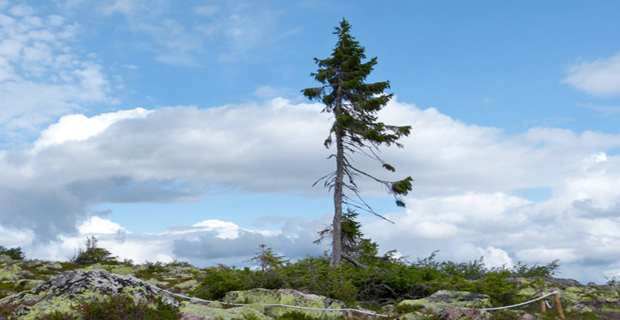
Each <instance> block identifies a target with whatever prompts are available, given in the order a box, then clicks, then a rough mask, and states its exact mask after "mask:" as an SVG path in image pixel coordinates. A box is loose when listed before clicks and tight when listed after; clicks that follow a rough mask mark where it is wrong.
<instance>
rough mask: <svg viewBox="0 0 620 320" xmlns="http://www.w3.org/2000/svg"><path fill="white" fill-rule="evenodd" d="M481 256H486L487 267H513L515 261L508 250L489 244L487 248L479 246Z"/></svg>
mask: <svg viewBox="0 0 620 320" xmlns="http://www.w3.org/2000/svg"><path fill="white" fill-rule="evenodd" d="M478 252H480V256H482V257H484V260H483V261H484V265H485V266H486V267H487V268H501V267H506V268H512V267H513V265H514V264H513V262H512V259H511V258H510V256H509V255H508V252H506V251H504V250H502V249H499V248H495V247H493V246H487V247H486V248H478Z"/></svg>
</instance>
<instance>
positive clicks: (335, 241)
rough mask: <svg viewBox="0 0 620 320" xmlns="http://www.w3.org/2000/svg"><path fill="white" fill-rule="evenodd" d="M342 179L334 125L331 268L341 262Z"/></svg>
mask: <svg viewBox="0 0 620 320" xmlns="http://www.w3.org/2000/svg"><path fill="white" fill-rule="evenodd" d="M340 108H341V105H340V101H339V102H338V104H337V105H336V109H335V110H334V114H335V118H336V121H338V117H339V116H340V113H341V109H340ZM343 177H344V145H343V141H342V129H341V128H340V126H339V125H338V124H336V180H335V182H334V222H333V225H332V231H333V232H332V261H331V266H339V265H340V262H341V261H342V198H343V190H342V189H343V182H342V181H343Z"/></svg>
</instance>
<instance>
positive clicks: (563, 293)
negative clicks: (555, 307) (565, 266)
mask: <svg viewBox="0 0 620 320" xmlns="http://www.w3.org/2000/svg"><path fill="white" fill-rule="evenodd" d="M509 281H510V282H512V283H514V284H516V285H517V288H518V289H519V291H518V293H517V298H518V299H519V300H524V301H525V300H529V299H532V298H535V297H538V296H540V295H541V294H542V293H543V292H551V291H554V290H557V291H558V293H559V295H560V300H561V303H562V306H563V308H564V310H565V311H566V312H568V313H578V314H591V315H593V316H596V317H597V318H598V319H620V294H619V293H618V291H617V289H618V288H614V287H610V286H606V285H605V286H597V285H582V284H580V283H579V282H577V281H575V280H571V279H560V278H544V277H540V278H513V279H509Z"/></svg>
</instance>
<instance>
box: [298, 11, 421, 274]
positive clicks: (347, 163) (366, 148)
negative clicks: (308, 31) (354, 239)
mask: <svg viewBox="0 0 620 320" xmlns="http://www.w3.org/2000/svg"><path fill="white" fill-rule="evenodd" d="M350 30H351V25H350V24H349V22H347V21H346V20H345V19H343V20H342V21H341V22H340V25H339V26H338V27H336V28H335V31H334V34H335V35H337V36H338V42H337V43H336V46H335V48H334V51H333V52H332V56H331V57H329V58H327V59H323V60H320V59H317V58H314V61H315V62H316V64H317V65H318V67H319V68H318V70H317V72H316V73H312V74H311V76H312V77H314V78H315V79H316V81H318V82H320V83H321V84H322V86H320V87H316V88H307V89H304V90H302V92H303V94H304V95H305V96H306V97H307V98H309V99H310V100H319V101H321V102H323V103H324V104H325V109H323V112H329V113H333V115H334V123H333V124H332V127H331V130H330V133H329V136H328V137H327V139H326V140H325V143H324V145H325V147H326V148H330V147H331V145H332V144H333V143H335V144H336V153H334V154H332V155H331V156H330V158H335V160H336V170H335V171H333V172H332V173H330V174H328V175H326V176H324V177H323V178H321V179H319V181H321V180H324V181H325V186H326V187H329V189H330V190H333V192H334V220H333V223H332V259H331V265H332V266H338V265H340V262H341V260H342V243H343V238H342V215H343V206H345V207H347V208H349V209H351V208H361V209H363V210H366V211H369V212H371V213H373V214H375V215H377V216H379V217H381V218H384V217H382V216H381V215H379V214H377V213H376V212H375V211H374V210H373V209H372V208H371V207H370V206H368V205H367V204H366V202H364V200H363V199H362V198H361V196H360V189H359V188H358V186H357V184H356V182H355V178H356V177H358V176H365V177H368V178H370V179H372V180H375V181H376V182H378V183H381V184H383V185H384V186H386V187H387V190H388V192H389V193H390V194H392V195H393V196H394V198H395V200H396V204H397V205H398V206H401V207H404V206H405V203H404V202H403V200H402V199H401V198H400V196H403V195H406V194H407V193H408V192H409V191H411V183H412V181H413V179H412V178H411V177H407V178H405V179H403V180H398V181H386V180H381V179H379V178H376V177H375V176H373V175H371V174H368V173H366V172H364V171H362V170H360V169H358V168H357V167H355V166H353V162H352V161H351V156H352V155H353V154H355V153H359V154H363V155H366V156H368V157H370V158H372V159H374V160H377V161H379V162H380V163H381V164H382V166H383V167H384V168H385V169H387V170H389V171H395V169H394V167H393V166H391V165H390V164H388V163H386V162H385V161H383V159H381V158H380V157H379V156H378V155H377V151H378V147H379V146H381V145H386V146H390V145H392V144H395V145H396V146H398V147H401V148H402V144H400V143H398V142H397V141H398V139H400V138H401V137H403V136H407V135H409V133H410V131H411V126H393V125H386V124H384V123H382V122H379V121H378V120H377V112H378V111H379V110H381V109H382V108H383V107H385V105H386V104H387V103H388V102H389V101H390V99H391V98H392V96H393V95H392V94H386V93H384V90H386V89H389V87H390V83H389V81H384V82H375V83H365V82H364V81H365V80H366V77H368V75H369V74H370V73H371V72H372V70H373V68H374V66H375V65H376V64H377V58H376V57H374V58H372V59H370V60H369V61H367V62H363V61H362V60H363V59H366V55H365V48H364V47H362V46H361V45H360V44H359V42H358V41H356V40H355V38H354V37H353V36H351V34H350V33H349V31H350ZM317 182H318V181H317ZM315 184H316V183H315ZM345 190H348V191H351V192H353V194H354V195H355V198H351V197H349V196H347V195H346V193H345ZM384 219H385V218H384Z"/></svg>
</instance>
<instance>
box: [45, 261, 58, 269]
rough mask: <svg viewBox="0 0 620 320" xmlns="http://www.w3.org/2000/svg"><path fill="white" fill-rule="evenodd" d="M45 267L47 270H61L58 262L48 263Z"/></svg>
mask: <svg viewBox="0 0 620 320" xmlns="http://www.w3.org/2000/svg"><path fill="white" fill-rule="evenodd" d="M45 267H46V268H48V269H62V265H61V264H60V263H58V262H50V263H48V264H46V265H45Z"/></svg>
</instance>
